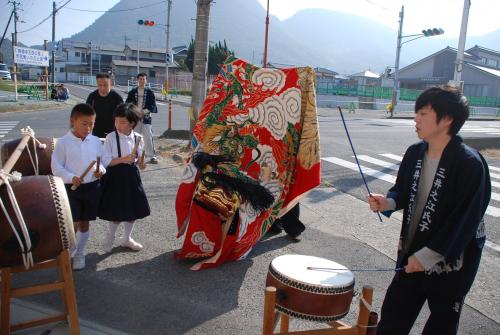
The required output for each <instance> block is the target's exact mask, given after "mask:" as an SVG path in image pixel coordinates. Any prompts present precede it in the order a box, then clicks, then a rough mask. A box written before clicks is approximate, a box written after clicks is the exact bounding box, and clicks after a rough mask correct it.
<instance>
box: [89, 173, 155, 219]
mask: <svg viewBox="0 0 500 335" xmlns="http://www.w3.org/2000/svg"><path fill="white" fill-rule="evenodd" d="M150 213H151V210H150V208H149V203H148V199H147V198H146V193H145V192H144V188H143V186H142V182H141V176H140V174H139V169H138V168H137V166H136V165H130V164H118V165H115V166H112V167H108V169H107V172H106V174H105V175H104V177H103V187H102V194H101V203H100V205H99V217H100V218H101V219H103V220H108V221H134V220H138V219H142V218H145V217H146V216H149V214H150Z"/></svg>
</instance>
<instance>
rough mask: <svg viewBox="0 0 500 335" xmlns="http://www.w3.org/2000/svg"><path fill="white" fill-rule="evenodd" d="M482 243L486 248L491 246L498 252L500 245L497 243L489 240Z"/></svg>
mask: <svg viewBox="0 0 500 335" xmlns="http://www.w3.org/2000/svg"><path fill="white" fill-rule="evenodd" d="M484 245H485V246H486V247H488V248H491V249H493V250H495V251H496V252H500V245H498V244H495V243H493V242H491V241H489V240H486V242H485V243H484Z"/></svg>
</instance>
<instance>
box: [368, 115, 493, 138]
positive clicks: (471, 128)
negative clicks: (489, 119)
mask: <svg viewBox="0 0 500 335" xmlns="http://www.w3.org/2000/svg"><path fill="white" fill-rule="evenodd" d="M372 122H382V123H391V124H394V125H401V126H408V127H413V126H414V125H415V122H414V121H413V120H410V119H408V120H389V119H387V120H385V119H376V120H372ZM467 132H468V133H485V134H488V135H500V129H499V127H498V126H497V125H491V124H490V125H488V126H485V127H483V126H476V125H469V124H465V125H464V126H463V127H462V129H460V133H467Z"/></svg>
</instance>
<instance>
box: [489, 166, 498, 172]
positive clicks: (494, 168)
mask: <svg viewBox="0 0 500 335" xmlns="http://www.w3.org/2000/svg"><path fill="white" fill-rule="evenodd" d="M491 170H493V171H499V172H500V168H497V167H494V166H490V171H491Z"/></svg>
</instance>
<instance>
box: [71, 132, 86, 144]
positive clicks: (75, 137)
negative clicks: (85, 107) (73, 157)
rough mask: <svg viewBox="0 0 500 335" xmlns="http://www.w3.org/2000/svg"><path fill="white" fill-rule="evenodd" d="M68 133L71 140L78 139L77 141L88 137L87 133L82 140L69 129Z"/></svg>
mask: <svg viewBox="0 0 500 335" xmlns="http://www.w3.org/2000/svg"><path fill="white" fill-rule="evenodd" d="M68 134H69V137H70V138H71V140H73V141H78V142H83V141H87V140H88V138H89V135H90V134H89V135H87V136H86V137H85V138H84V139H83V140H82V139H81V138H79V137H77V136H76V135H75V134H73V132H72V131H71V130H69V131H68Z"/></svg>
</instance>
